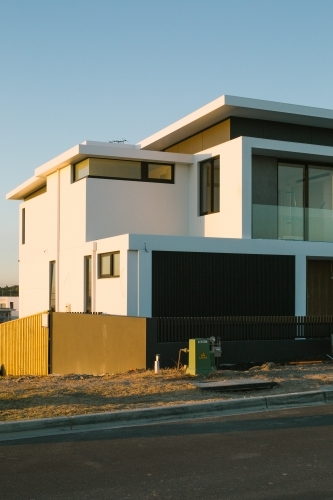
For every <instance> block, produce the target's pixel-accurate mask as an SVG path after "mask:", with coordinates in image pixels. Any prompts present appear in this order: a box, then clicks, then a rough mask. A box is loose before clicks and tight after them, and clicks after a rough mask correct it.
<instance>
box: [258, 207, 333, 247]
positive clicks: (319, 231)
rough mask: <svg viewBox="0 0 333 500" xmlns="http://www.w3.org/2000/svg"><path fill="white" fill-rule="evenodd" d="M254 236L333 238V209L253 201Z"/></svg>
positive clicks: (296, 238) (263, 237)
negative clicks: (262, 203) (265, 203)
mask: <svg viewBox="0 0 333 500" xmlns="http://www.w3.org/2000/svg"><path fill="white" fill-rule="evenodd" d="M252 238H254V239H278V240H298V241H326V242H333V210H327V209H324V208H300V207H285V206H276V205H256V204H253V205H252Z"/></svg>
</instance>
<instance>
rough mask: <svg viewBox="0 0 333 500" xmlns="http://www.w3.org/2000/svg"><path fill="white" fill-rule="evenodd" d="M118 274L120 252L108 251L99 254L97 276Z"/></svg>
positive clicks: (104, 276) (115, 276)
mask: <svg viewBox="0 0 333 500" xmlns="http://www.w3.org/2000/svg"><path fill="white" fill-rule="evenodd" d="M119 276H120V253H119V252H110V253H102V254H100V255H99V277H100V278H117V277H119Z"/></svg>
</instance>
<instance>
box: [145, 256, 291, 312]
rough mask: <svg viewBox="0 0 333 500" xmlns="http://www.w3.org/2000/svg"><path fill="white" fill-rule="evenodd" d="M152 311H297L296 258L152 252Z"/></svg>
mask: <svg viewBox="0 0 333 500" xmlns="http://www.w3.org/2000/svg"><path fill="white" fill-rule="evenodd" d="M152 266H153V267H152V271H153V277H152V313H153V316H155V317H157V316H178V317H179V316H256V315H258V316H275V315H276V316H279V315H286V316H288V315H291V316H292V315H294V313H295V258H294V256H285V255H243V254H222V253H200V252H153V263H152Z"/></svg>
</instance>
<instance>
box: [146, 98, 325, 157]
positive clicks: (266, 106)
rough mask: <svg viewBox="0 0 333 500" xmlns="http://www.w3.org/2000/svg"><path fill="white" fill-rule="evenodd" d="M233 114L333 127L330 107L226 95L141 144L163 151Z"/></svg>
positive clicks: (243, 116) (147, 147)
mask: <svg viewBox="0 0 333 500" xmlns="http://www.w3.org/2000/svg"><path fill="white" fill-rule="evenodd" d="M230 116H238V117H242V118H253V119H258V120H269V121H278V122H284V123H293V124H298V125H308V126H313V127H324V128H331V129H333V111H332V110H330V109H322V108H313V107H310V106H300V105H296V104H285V103H280V102H273V101H263V100H260V99H249V98H246V97H235V96H230V95H224V96H222V97H219V98H218V99H216V100H215V101H212V102H210V103H209V104H207V105H206V106H203V107H202V108H200V109H198V110H197V111H194V113H191V114H189V115H187V116H185V117H184V118H182V119H181V120H179V121H177V122H175V123H173V124H172V125H169V126H168V127H166V128H164V129H163V130H160V132H157V133H156V134H153V135H151V136H150V137H148V138H147V139H143V140H142V141H140V142H139V143H138V144H137V145H138V146H140V147H141V148H142V149H150V150H156V151H162V150H163V149H166V148H168V147H170V146H172V145H173V144H176V143H177V142H180V141H182V140H183V139H186V138H187V137H190V136H191V135H194V134H196V133H198V132H200V131H201V130H204V129H206V128H208V127H211V126H212V125H215V124H216V123H218V122H221V121H223V120H225V119H227V118H229V117H230Z"/></svg>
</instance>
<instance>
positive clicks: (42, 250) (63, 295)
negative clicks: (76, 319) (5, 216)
mask: <svg viewBox="0 0 333 500" xmlns="http://www.w3.org/2000/svg"><path fill="white" fill-rule="evenodd" d="M58 176H59V178H58ZM58 183H59V184H58ZM58 185H59V187H60V193H59V195H58ZM22 208H25V244H24V245H22V240H21V235H22V220H21V214H22ZM58 228H59V230H58ZM19 231H20V233H19V260H20V265H19V270H20V272H19V286H20V298H21V308H20V317H23V316H28V315H30V314H35V313H38V312H41V311H45V310H48V309H49V286H50V276H49V272H50V262H51V261H56V266H57V272H58V273H59V279H58V283H59V304H58V306H57V309H58V310H59V311H62V310H65V303H66V300H67V298H68V295H69V293H70V295H71V296H76V295H77V287H78V286H80V284H79V279H80V277H81V272H79V271H78V270H77V269H76V267H77V266H78V265H79V264H78V263H77V260H78V259H77V253H78V252H77V251H76V250H75V249H76V248H79V247H81V248H84V245H85V185H84V183H83V184H81V185H80V184H79V183H77V184H71V182H70V166H68V167H66V168H64V169H62V170H61V171H60V173H59V174H58V172H55V173H54V174H51V175H49V176H48V177H47V192H46V193H44V194H42V195H40V196H37V197H35V198H32V199H31V200H28V201H26V202H24V203H22V204H21V205H20V230H19ZM58 236H59V251H60V259H59V258H58V245H57V240H58ZM82 252H83V250H82ZM80 271H81V269H80Z"/></svg>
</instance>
